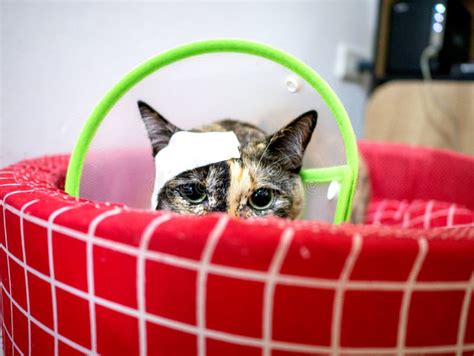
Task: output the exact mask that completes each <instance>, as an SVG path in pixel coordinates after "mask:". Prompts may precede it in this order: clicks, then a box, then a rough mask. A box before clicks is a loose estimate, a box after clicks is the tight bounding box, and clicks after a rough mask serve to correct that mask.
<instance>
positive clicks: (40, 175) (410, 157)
mask: <svg viewBox="0 0 474 356" xmlns="http://www.w3.org/2000/svg"><path fill="white" fill-rule="evenodd" d="M361 149H362V152H363V153H364V155H365V156H366V157H367V162H368V165H369V169H370V171H371V177H372V178H373V183H374V200H373V202H372V204H371V206H370V208H369V213H368V215H367V223H368V224H369V225H360V226H354V225H349V224H345V225H339V226H332V225H328V224H325V223H319V222H308V221H296V222H291V221H287V220H281V219H275V218H270V219H261V220H255V221H243V220H233V219H230V218H229V217H227V216H226V215H221V214H216V215H210V216H206V217H194V216H178V215H174V214H169V213H163V212H151V211H140V210H134V209H129V208H127V207H125V206H121V205H117V204H109V203H95V202H90V201H85V200H78V199H74V198H72V197H69V196H68V195H66V194H65V193H64V192H63V191H62V190H61V187H62V185H63V182H64V174H65V170H66V167H67V161H68V157H67V156H53V157H45V158H41V159H35V160H30V161H24V162H20V163H18V164H16V165H14V166H11V167H8V168H6V169H4V170H1V171H0V243H1V249H0V271H1V291H2V302H3V322H2V331H3V335H4V337H3V340H4V351H5V354H6V355H12V354H14V355H17V354H33V355H35V354H37V355H58V354H60V355H74V354H94V353H99V354H103V355H138V354H139V355H145V354H150V355H200V356H203V355H211V356H212V355H241V354H245V355H278V356H282V355H294V356H296V355H307V354H313V355H329V354H333V355H356V354H357V355H421V354H424V355H430V354H436V355H441V354H442V355H472V353H473V352H474V302H473V299H474V298H472V294H473V289H474V277H473V271H474V228H473V217H474V215H473V213H472V209H473V206H474V205H473V204H474V199H473V196H472V186H473V183H474V178H473V167H474V165H473V160H472V159H470V158H469V159H468V158H466V157H463V156H459V155H452V154H449V153H446V152H440V151H424V150H421V151H420V150H419V149H414V148H408V147H401V146H400V147H399V146H394V145H379V144H369V143H364V144H362V145H361ZM436 152H437V153H436ZM437 154H439V155H441V156H443V157H445V156H446V155H448V156H449V159H447V160H446V161H445V164H443V165H444V170H443V169H441V167H440V166H439V164H440V162H441V161H442V159H441V158H440V157H439V156H438V157H434V156H433V157H430V158H428V157H427V156H426V155H437ZM417 160H418V161H417ZM419 160H421V161H422V162H423V164H421V163H419V162H420V161H419ZM414 161H417V162H418V163H417V164H415V163H414ZM428 162H431V163H430V164H428ZM433 165H437V168H434V167H432V166H433ZM417 169H418V170H419V174H416V173H415V172H416V170H417ZM400 170H402V172H400ZM426 178H429V181H430V182H426V181H425V179H426ZM412 179H415V180H416V182H415V183H414V182H413V181H412ZM443 182H444V183H443ZM453 182H454V183H453ZM466 182H467V183H469V184H470V185H468V186H464V184H465V183H466ZM430 184H431V187H432V189H431V190H432V191H431V192H430V188H429V187H430ZM443 184H444V185H453V184H456V186H455V187H451V188H448V187H444V188H443V190H442V191H439V190H438V188H441V186H442V185H443ZM400 186H403V187H400ZM417 186H418V187H420V188H419V189H421V191H418V190H417ZM435 188H436V189H435ZM453 204H455V205H453ZM387 225H392V226H387Z"/></svg>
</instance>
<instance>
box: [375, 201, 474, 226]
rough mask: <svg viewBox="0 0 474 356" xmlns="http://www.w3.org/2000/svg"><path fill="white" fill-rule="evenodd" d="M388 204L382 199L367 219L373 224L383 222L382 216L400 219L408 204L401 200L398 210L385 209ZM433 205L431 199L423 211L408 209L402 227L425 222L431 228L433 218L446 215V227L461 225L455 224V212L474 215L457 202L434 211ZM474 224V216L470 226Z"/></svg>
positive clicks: (461, 214)
mask: <svg viewBox="0 0 474 356" xmlns="http://www.w3.org/2000/svg"><path fill="white" fill-rule="evenodd" d="M386 205H387V204H386V201H382V202H381V203H380V204H379V205H378V206H377V208H376V211H375V212H371V213H368V214H367V217H366V220H367V221H372V224H373V225H380V224H381V221H380V220H381V219H382V218H385V219H387V218H393V219H397V220H398V219H399V218H400V214H401V212H402V211H403V209H402V208H404V207H406V206H407V204H406V203H404V202H403V201H402V202H400V205H399V207H398V208H397V210H385V208H386V207H387V206H386ZM433 205H434V202H433V201H429V202H428V203H427V204H426V207H425V208H423V209H426V210H424V211H423V212H421V211H417V210H415V209H413V207H412V209H409V210H406V211H405V212H404V213H403V214H404V215H403V221H402V223H401V224H400V225H401V227H402V228H408V227H410V226H413V225H416V224H420V223H423V228H424V229H429V228H430V227H431V222H432V221H433V219H436V218H442V217H446V219H447V220H446V221H447V222H446V225H447V226H445V227H459V226H460V225H453V219H454V214H455V213H456V214H457V216H466V217H472V212H471V211H470V210H468V209H464V208H459V207H457V205H456V204H451V205H450V206H449V208H444V209H440V210H436V211H434V212H433V211H432V209H433ZM428 209H429V210H428ZM418 214H420V215H419V216H415V217H414V218H411V216H412V215H418ZM472 224H474V217H472V223H471V224H469V226H471V225H472Z"/></svg>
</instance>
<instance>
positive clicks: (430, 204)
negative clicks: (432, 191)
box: [423, 200, 434, 229]
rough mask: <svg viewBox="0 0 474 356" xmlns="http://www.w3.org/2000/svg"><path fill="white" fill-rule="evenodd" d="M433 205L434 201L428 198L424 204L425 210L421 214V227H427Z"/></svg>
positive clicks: (429, 222) (428, 226)
mask: <svg viewBox="0 0 474 356" xmlns="http://www.w3.org/2000/svg"><path fill="white" fill-rule="evenodd" d="M433 205H434V201H433V200H430V201H429V202H428V204H426V210H425V213H424V214H423V217H424V219H423V228H424V229H429V228H430V225H431V213H432V211H433Z"/></svg>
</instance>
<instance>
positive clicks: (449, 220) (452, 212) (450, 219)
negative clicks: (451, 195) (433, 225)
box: [446, 204, 456, 226]
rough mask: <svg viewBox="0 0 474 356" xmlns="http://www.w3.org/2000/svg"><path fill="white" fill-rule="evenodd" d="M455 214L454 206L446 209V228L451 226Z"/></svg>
mask: <svg viewBox="0 0 474 356" xmlns="http://www.w3.org/2000/svg"><path fill="white" fill-rule="evenodd" d="M455 212H456V204H453V205H451V206H450V207H449V209H448V219H447V222H446V225H447V226H453V220H454V214H455Z"/></svg>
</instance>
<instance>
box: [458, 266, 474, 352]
mask: <svg viewBox="0 0 474 356" xmlns="http://www.w3.org/2000/svg"><path fill="white" fill-rule="evenodd" d="M470 284H471V287H470V288H468V289H467V290H466V292H465V294H464V300H463V303H462V309H461V317H460V319H459V327H458V340H457V341H458V342H457V350H456V356H462V353H463V344H464V339H465V337H466V326H467V317H468V316H469V306H470V304H471V298H472V292H473V290H474V272H473V273H472V274H471V283H470Z"/></svg>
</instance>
